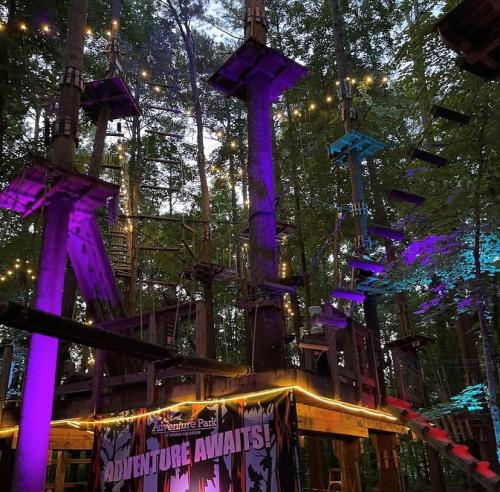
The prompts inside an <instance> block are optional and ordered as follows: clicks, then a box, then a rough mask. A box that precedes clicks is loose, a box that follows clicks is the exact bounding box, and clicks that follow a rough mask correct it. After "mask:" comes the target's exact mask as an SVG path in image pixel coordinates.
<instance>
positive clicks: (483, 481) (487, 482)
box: [385, 396, 500, 491]
mask: <svg viewBox="0 0 500 492" xmlns="http://www.w3.org/2000/svg"><path fill="white" fill-rule="evenodd" d="M385 402H386V408H387V410H388V411H389V412H391V413H392V414H393V415H394V416H395V417H397V418H398V420H399V422H400V423H401V424H402V425H405V426H407V427H409V428H410V429H411V430H412V432H413V433H415V434H416V435H417V436H418V437H419V438H420V439H421V440H422V441H424V442H425V443H426V444H428V445H429V446H431V447H432V448H434V449H435V450H436V451H437V452H438V453H439V454H440V455H441V456H443V457H444V458H446V459H447V460H448V461H451V462H452V463H453V464H454V465H455V466H457V467H458V468H460V469H461V470H462V471H463V472H464V473H465V474H466V475H467V476H468V477H470V478H471V479H472V480H475V481H476V482H477V483H479V484H480V485H482V486H483V487H484V488H485V490H488V491H499V490H500V476H498V475H497V474H496V473H495V472H494V471H493V470H491V469H490V463H489V462H488V461H480V460H478V459H476V458H474V456H472V455H471V454H470V453H469V448H468V447H467V446H464V445H463V444H457V443H455V442H454V441H452V440H451V438H450V436H449V435H448V432H447V431H445V430H444V429H441V428H439V427H436V426H434V425H432V424H431V423H430V422H429V420H428V419H427V418H426V417H424V416H423V415H422V414H420V413H418V412H416V411H414V410H413V409H412V406H411V404H410V403H408V402H406V401H404V400H399V399H397V398H394V397H391V396H388V397H386V400H385Z"/></svg>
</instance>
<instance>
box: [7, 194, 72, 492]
mask: <svg viewBox="0 0 500 492" xmlns="http://www.w3.org/2000/svg"><path fill="white" fill-rule="evenodd" d="M70 211H71V203H70V202H69V201H68V200H67V199H65V198H60V197H53V199H52V200H51V202H50V204H49V205H48V207H47V215H46V217H47V221H46V226H45V234H44V241H43V246H42V254H41V258H40V271H39V275H38V286H37V296H36V302H35V307H36V308H37V309H40V310H42V311H46V312H48V313H51V314H61V307H62V296H63V287H64V268H65V266H66V241H67V237H68V223H69V214H70ZM57 347H58V340H57V339H56V338H51V337H46V336H44V335H37V334H33V335H31V341H30V349H29V355H28V362H27V366H26V375H25V381H24V390H23V401H22V406H21V415H20V418H19V427H20V431H19V441H18V445H17V451H16V460H15V469H14V483H15V490H16V491H18V492H21V491H22V492H40V491H43V490H45V475H46V470H47V453H48V449H49V434H50V420H51V418H52V403H53V399H54V386H55V375H56V364H57Z"/></svg>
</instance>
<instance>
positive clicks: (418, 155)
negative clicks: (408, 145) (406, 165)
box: [410, 147, 448, 167]
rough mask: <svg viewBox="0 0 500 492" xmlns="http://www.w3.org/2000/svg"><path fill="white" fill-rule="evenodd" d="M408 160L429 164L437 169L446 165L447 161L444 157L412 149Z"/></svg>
mask: <svg viewBox="0 0 500 492" xmlns="http://www.w3.org/2000/svg"><path fill="white" fill-rule="evenodd" d="M410 159H412V160H414V159H418V160H420V161H424V162H428V163H429V164H433V165H434V166H437V167H444V166H446V164H447V163H448V159H446V158H445V157H441V156H440V155H436V154H432V153H430V152H427V151H426V150H422V149H417V148H416V147H413V148H412V149H411V150H410Z"/></svg>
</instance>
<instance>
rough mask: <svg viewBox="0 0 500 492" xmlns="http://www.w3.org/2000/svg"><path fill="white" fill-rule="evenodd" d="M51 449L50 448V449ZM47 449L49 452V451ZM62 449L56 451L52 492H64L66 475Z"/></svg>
mask: <svg viewBox="0 0 500 492" xmlns="http://www.w3.org/2000/svg"><path fill="white" fill-rule="evenodd" d="M51 451H52V450H51ZM51 451H49V453H51ZM64 458H65V452H64V450H61V451H57V465H56V475H55V478H54V492H64V480H65V477H66V460H65V459H64Z"/></svg>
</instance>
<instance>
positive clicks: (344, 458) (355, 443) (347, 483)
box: [333, 437, 361, 492]
mask: <svg viewBox="0 0 500 492" xmlns="http://www.w3.org/2000/svg"><path fill="white" fill-rule="evenodd" d="M333 451H334V454H335V456H336V457H337V459H338V460H339V461H340V465H341V470H342V490H346V491H349V492H361V475H360V472H359V457H360V456H361V441H360V439H359V438H356V437H353V438H345V439H335V440H334V441H333Z"/></svg>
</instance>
